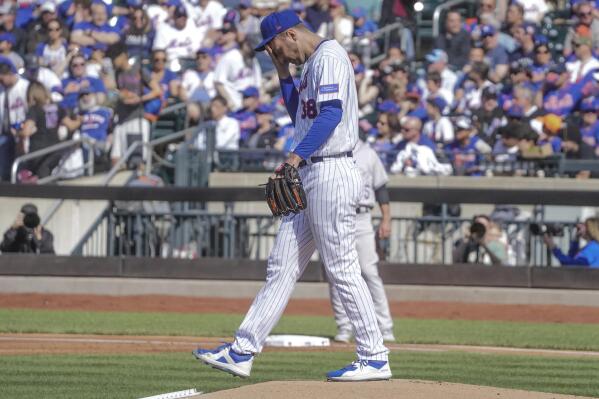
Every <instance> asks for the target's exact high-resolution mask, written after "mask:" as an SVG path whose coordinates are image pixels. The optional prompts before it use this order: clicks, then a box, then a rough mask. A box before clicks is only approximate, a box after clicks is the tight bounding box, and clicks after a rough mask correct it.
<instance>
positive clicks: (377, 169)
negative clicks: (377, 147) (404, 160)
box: [369, 148, 389, 191]
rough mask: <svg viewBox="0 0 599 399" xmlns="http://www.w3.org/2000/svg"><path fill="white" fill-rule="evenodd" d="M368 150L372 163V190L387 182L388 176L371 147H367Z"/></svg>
mask: <svg viewBox="0 0 599 399" xmlns="http://www.w3.org/2000/svg"><path fill="white" fill-rule="evenodd" d="M369 150H370V151H369V157H370V164H371V165H372V166H371V173H372V187H373V188H374V191H376V190H378V189H379V188H381V187H383V186H384V185H385V184H387V182H388V181H389V177H388V176H387V172H385V166H384V165H383V163H382V162H381V159H380V158H379V156H378V155H377V154H376V152H375V151H374V150H373V149H371V148H369Z"/></svg>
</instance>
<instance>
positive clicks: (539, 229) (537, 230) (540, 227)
mask: <svg viewBox="0 0 599 399" xmlns="http://www.w3.org/2000/svg"><path fill="white" fill-rule="evenodd" d="M530 234H532V235H533V236H542V235H544V234H547V235H550V236H553V237H562V236H563V235H564V226H563V225H561V224H558V223H531V224H530Z"/></svg>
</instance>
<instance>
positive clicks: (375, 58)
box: [352, 22, 404, 68]
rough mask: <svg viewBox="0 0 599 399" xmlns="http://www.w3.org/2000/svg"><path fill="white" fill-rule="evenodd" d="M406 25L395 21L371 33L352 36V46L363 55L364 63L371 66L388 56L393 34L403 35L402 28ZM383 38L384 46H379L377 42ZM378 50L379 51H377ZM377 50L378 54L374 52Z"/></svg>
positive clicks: (368, 66)
mask: <svg viewBox="0 0 599 399" xmlns="http://www.w3.org/2000/svg"><path fill="white" fill-rule="evenodd" d="M403 28H404V25H403V24H402V23H401V22H395V23H392V24H389V25H387V26H384V27H382V28H380V29H379V30H377V31H376V32H373V33H372V34H370V35H366V36H361V37H354V38H352V48H353V49H355V50H356V51H358V52H359V53H360V54H361V55H362V57H361V58H362V63H363V64H364V66H365V67H367V68H370V67H371V66H372V65H375V64H377V63H379V62H381V61H382V60H384V59H385V57H386V56H387V51H388V50H389V47H390V46H391V37H392V35H398V36H399V35H401V30H402V29H403ZM381 40H382V44H383V45H382V48H379V47H378V46H377V45H376V44H377V43H379V41H381ZM376 50H378V51H376ZM374 51H376V54H374Z"/></svg>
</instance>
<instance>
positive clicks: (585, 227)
mask: <svg viewBox="0 0 599 399" xmlns="http://www.w3.org/2000/svg"><path fill="white" fill-rule="evenodd" d="M531 227H532V226H531ZM541 227H546V226H541ZM531 230H532V228H531ZM543 230H544V231H543V241H545V244H546V245H547V248H549V249H550V250H551V252H552V253H553V255H554V256H555V257H556V258H557V259H559V261H560V263H561V265H562V266H588V267H594V268H595V267H596V268H599V218H597V217H591V218H588V219H587V220H585V222H584V223H578V224H577V225H576V236H575V239H574V240H572V241H571V242H570V250H569V251H568V254H567V255H566V254H564V253H563V252H562V251H561V250H560V249H559V248H558V247H557V246H556V245H555V242H554V241H553V237H554V236H555V235H557V234H554V233H555V231H553V230H555V229H550V228H544V229H543ZM580 239H583V240H585V241H586V242H587V244H586V245H585V246H584V247H583V248H582V249H580Z"/></svg>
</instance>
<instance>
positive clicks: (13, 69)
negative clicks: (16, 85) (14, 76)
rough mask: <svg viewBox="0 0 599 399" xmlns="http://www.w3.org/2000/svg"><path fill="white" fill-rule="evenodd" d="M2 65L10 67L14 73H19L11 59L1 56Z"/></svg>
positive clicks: (0, 62)
mask: <svg viewBox="0 0 599 399" xmlns="http://www.w3.org/2000/svg"><path fill="white" fill-rule="evenodd" d="M0 64H5V65H8V67H9V68H10V71H11V72H12V73H17V68H15V64H14V63H13V62H12V61H11V59H10V58H8V57H5V56H3V55H0Z"/></svg>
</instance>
